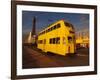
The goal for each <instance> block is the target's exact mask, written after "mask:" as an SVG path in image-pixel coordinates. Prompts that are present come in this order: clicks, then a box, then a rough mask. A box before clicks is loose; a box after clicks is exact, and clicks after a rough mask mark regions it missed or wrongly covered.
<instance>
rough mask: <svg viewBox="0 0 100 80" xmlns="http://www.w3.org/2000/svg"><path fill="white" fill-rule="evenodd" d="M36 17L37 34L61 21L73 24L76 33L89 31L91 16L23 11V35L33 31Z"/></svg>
mask: <svg viewBox="0 0 100 80" xmlns="http://www.w3.org/2000/svg"><path fill="white" fill-rule="evenodd" d="M34 17H36V32H39V31H41V30H42V29H44V28H45V27H47V26H48V25H49V24H51V23H54V22H56V21H58V20H61V19H63V20H65V21H68V22H70V23H72V24H73V25H74V27H75V31H79V30H82V29H89V14H78V13H60V12H59V13H58V12H38V11H22V32H23V34H25V33H29V32H31V31H32V19H33V18H34Z"/></svg>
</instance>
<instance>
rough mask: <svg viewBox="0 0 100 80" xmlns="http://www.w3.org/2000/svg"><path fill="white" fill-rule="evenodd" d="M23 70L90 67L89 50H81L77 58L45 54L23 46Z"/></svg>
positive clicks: (78, 51)
mask: <svg viewBox="0 0 100 80" xmlns="http://www.w3.org/2000/svg"><path fill="white" fill-rule="evenodd" d="M22 55H23V59H22V60H23V61H22V62H23V66H22V67H23V69H27V68H47V67H68V66H87V65H89V50H88V49H85V48H83V49H79V50H77V54H76V55H75V56H68V55H66V56H61V55H57V54H53V53H44V52H42V51H39V50H38V49H36V48H32V47H29V46H23V53H22Z"/></svg>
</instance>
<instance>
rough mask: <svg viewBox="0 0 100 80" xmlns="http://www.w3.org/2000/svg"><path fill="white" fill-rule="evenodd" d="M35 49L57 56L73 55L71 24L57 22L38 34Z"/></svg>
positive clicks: (73, 44)
mask: <svg viewBox="0 0 100 80" xmlns="http://www.w3.org/2000/svg"><path fill="white" fill-rule="evenodd" d="M37 47H38V48H39V49H41V50H42V51H44V52H52V53H55V54H59V55H64V56H65V55H66V54H74V53H75V52H76V47H75V31H74V27H73V25H72V24H70V23H68V22H65V21H64V20H59V21H57V22H55V23H53V24H51V25H50V26H48V27H47V28H45V29H44V30H42V31H41V32H39V34H38V41H37Z"/></svg>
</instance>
